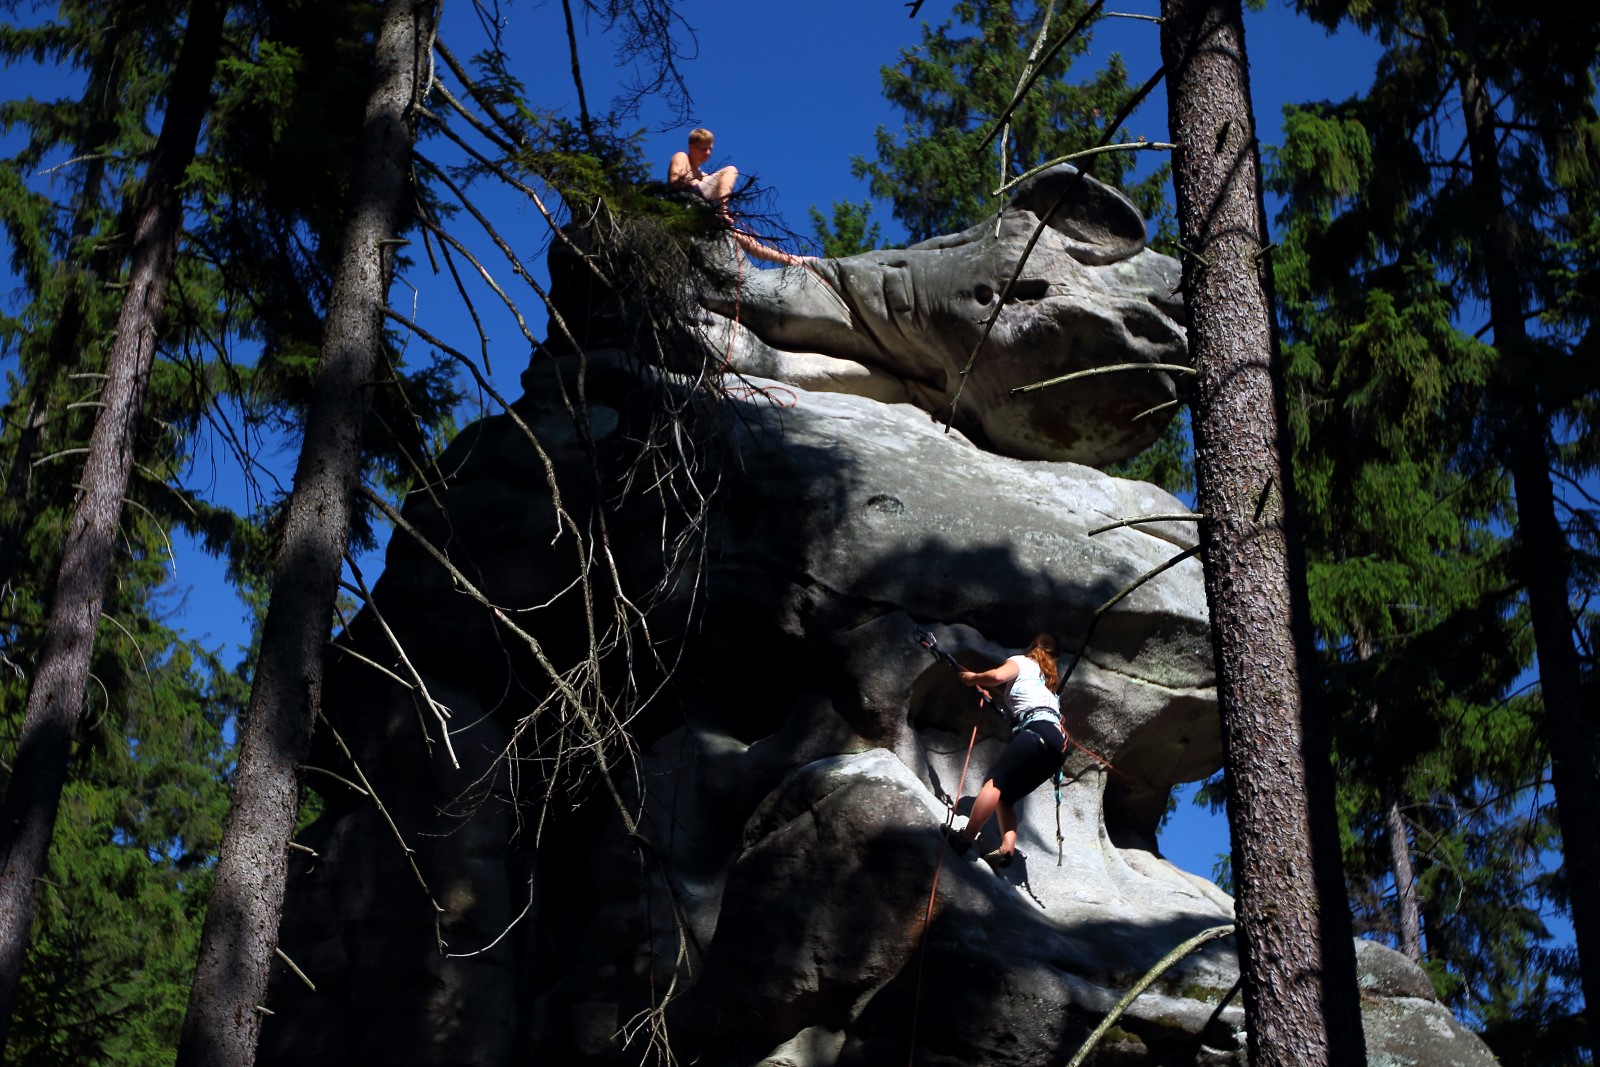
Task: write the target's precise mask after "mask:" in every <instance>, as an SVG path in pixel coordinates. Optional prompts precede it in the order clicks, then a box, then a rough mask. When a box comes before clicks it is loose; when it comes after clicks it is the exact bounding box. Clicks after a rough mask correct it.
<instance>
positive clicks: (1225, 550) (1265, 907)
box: [1161, 0, 1366, 1067]
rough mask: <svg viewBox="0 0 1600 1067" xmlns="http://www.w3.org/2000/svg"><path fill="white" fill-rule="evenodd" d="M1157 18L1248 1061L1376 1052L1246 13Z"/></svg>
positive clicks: (1182, 4)
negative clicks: (1307, 669)
mask: <svg viewBox="0 0 1600 1067" xmlns="http://www.w3.org/2000/svg"><path fill="white" fill-rule="evenodd" d="M1162 15H1163V21H1162V27H1161V52H1162V58H1163V61H1164V62H1165V65H1166V70H1167V99H1168V108H1169V116H1170V129H1171V133H1172V140H1173V141H1174V142H1175V143H1176V144H1177V145H1178V148H1177V150H1176V151H1175V152H1174V154H1173V187H1174V191H1175V193H1176V198H1177V211H1178V222H1179V226H1180V232H1181V239H1182V241H1183V244H1184V245H1185V247H1186V249H1188V250H1191V251H1190V252H1189V253H1188V259H1187V261H1186V263H1185V289H1186V293H1187V303H1188V315H1189V349H1190V353H1191V355H1192V357H1193V360H1194V363H1195V367H1196V369H1197V370H1198V372H1199V373H1198V375H1197V376H1196V378H1195V385H1194V389H1193V393H1192V395H1191V405H1192V416H1193V426H1194V438H1195V442H1194V444H1195V478H1196V485H1197V490H1198V498H1199V499H1198V503H1199V510H1200V512H1201V513H1202V514H1203V515H1204V516H1205V518H1204V519H1203V520H1202V522H1201V526H1200V530H1201V542H1202V544H1203V546H1204V550H1203V551H1204V554H1203V557H1202V558H1203V560H1204V564H1205V580H1206V594H1207V598H1208V600H1209V602H1210V607H1211V634H1212V647H1213V651H1214V655H1215V657H1216V668H1217V697H1218V702H1219V705H1220V711H1221V717H1222V736H1223V743H1224V746H1225V748H1224V751H1225V760H1226V771H1227V783H1228V824H1229V832H1230V836H1231V841H1232V855H1233V878H1234V888H1235V893H1236V914H1237V916H1238V924H1239V956H1240V971H1241V980H1242V986H1243V990H1244V1002H1245V1013H1246V1019H1247V1026H1248V1031H1249V1038H1248V1051H1249V1058H1250V1063H1251V1065H1252V1067H1352V1065H1360V1064H1363V1063H1365V1061H1366V1052H1365V1047H1364V1044H1363V1040H1362V1032H1361V1016H1360V1007H1359V1003H1358V999H1357V988H1356V976H1355V947H1354V941H1353V938H1352V927H1351V921H1350V910H1349V902H1348V900H1347V899H1346V895H1345V886H1344V877H1343V872H1342V869H1341V861H1340V854H1339V842H1338V833H1337V825H1336V822H1335V816H1334V792H1333V779H1332V774H1331V770H1330V767H1329V742H1328V736H1327V730H1326V726H1325V724H1324V723H1322V722H1321V721H1320V720H1319V719H1318V718H1317V717H1316V716H1314V715H1312V714H1309V713H1307V711H1306V709H1304V708H1303V707H1302V698H1301V693H1302V683H1301V678H1302V664H1303V663H1304V662H1306V661H1305V659H1304V658H1303V657H1302V655H1301V653H1302V652H1303V651H1304V650H1305V649H1306V648H1308V647H1309V646H1308V642H1307V641H1306V640H1305V638H1306V637H1308V636H1309V632H1310V628H1309V621H1308V619H1309V616H1308V614H1307V604H1306V599H1305V594H1304V587H1303V575H1304V569H1303V566H1301V567H1299V568H1298V569H1296V568H1295V567H1294V566H1293V564H1294V563H1297V562H1300V561H1299V558H1298V552H1297V546H1296V545H1295V544H1294V543H1293V542H1292V540H1291V537H1290V534H1291V526H1290V512H1289V506H1290V504H1291V503H1292V500H1293V496H1292V492H1291V488H1290V486H1289V485H1288V484H1287V483H1288V464H1287V462H1285V461H1284V458H1283V450H1282V448H1281V447H1280V444H1279V442H1280V440H1282V439H1283V436H1284V435H1283V429H1282V428H1283V426H1284V425H1285V419H1284V414H1283V410H1284V409H1283V404H1282V389H1281V382H1280V381H1278V380H1276V379H1277V376H1276V374H1275V371H1274V366H1273V363H1274V360H1273V355H1274V352H1273V348H1274V345H1273V336H1272V317H1271V316H1272V307H1271V302H1270V299H1269V294H1268V288H1267V285H1266V284H1265V281H1264V276H1265V272H1266V270H1267V267H1268V261H1267V259H1266V258H1265V255H1264V247H1265V245H1266V243H1267V242H1266V239H1265V234H1266V224H1265V217H1264V213H1263V209H1262V204H1261V192H1260V175H1259V161H1258V158H1257V145H1256V139H1255V138H1256V134H1255V123H1254V118H1253V115H1252V113H1251V108H1250V97H1249V70H1248V66H1247V60H1246V57H1245V48H1244V27H1243V23H1242V19H1241V16H1240V10H1239V3H1238V0H1218V2H1212V0H1165V2H1164V3H1163V4H1162ZM1292 553H1293V554H1294V558H1291V555H1292Z"/></svg>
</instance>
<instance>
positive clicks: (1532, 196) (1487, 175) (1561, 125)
mask: <svg viewBox="0 0 1600 1067" xmlns="http://www.w3.org/2000/svg"><path fill="white" fill-rule="evenodd" d="M1301 6H1302V7H1303V8H1304V9H1306V10H1308V11H1310V12H1311V13H1312V14H1313V15H1314V16H1315V17H1317V18H1318V19H1320V20H1322V21H1324V22H1326V23H1328V24H1329V25H1334V24H1337V23H1339V22H1340V21H1341V20H1349V21H1351V22H1353V23H1354V24H1355V25H1357V26H1359V27H1360V28H1362V29H1365V30H1368V31H1370V32H1373V33H1374V34H1376V35H1377V36H1378V37H1379V39H1380V40H1381V41H1382V42H1383V43H1384V45H1385V48H1386V52H1385V55H1384V58H1383V61H1382V62H1381V63H1380V65H1379V69H1378V75H1377V78H1376V80H1375V83H1374V85H1373V87H1372V89H1371V90H1370V91H1369V92H1368V93H1367V94H1366V95H1365V97H1364V98H1363V99H1361V100H1358V101H1352V102H1350V103H1349V104H1348V105H1345V106H1343V107H1342V108H1329V109H1327V110H1328V120H1329V121H1330V122H1331V121H1338V122H1340V123H1341V124H1342V134H1343V138H1344V141H1345V144H1346V146H1353V147H1354V148H1356V149H1358V150H1361V151H1367V152H1370V154H1371V155H1372V157H1373V158H1374V159H1376V160H1381V161H1382V167H1381V169H1380V168H1374V173H1373V179H1372V181H1371V182H1370V184H1369V185H1368V186H1367V187H1366V188H1365V189H1363V190H1361V191H1360V195H1359V197H1357V198H1356V199H1355V203H1354V204H1353V205H1352V206H1353V207H1355V208H1356V209H1357V210H1355V211H1353V212H1348V213H1346V212H1341V213H1340V214H1341V216H1342V215H1344V214H1349V215H1350V216H1351V217H1350V219H1349V221H1348V222H1343V223H1342V224H1341V222H1340V221H1339V220H1336V221H1335V222H1334V223H1333V224H1332V225H1331V226H1330V233H1333V234H1336V235H1337V238H1338V239H1337V240H1334V241H1331V242H1330V243H1329V244H1328V245H1327V246H1326V247H1325V249H1324V250H1323V251H1324V255H1325V256H1326V257H1327V258H1328V259H1329V265H1328V267H1327V268H1326V269H1327V270H1329V271H1330V272H1335V271H1339V270H1349V269H1351V268H1352V267H1354V268H1355V269H1357V270H1360V271H1362V272H1363V274H1364V277H1366V278H1368V279H1370V280H1371V286H1372V287H1373V288H1380V287H1382V288H1393V286H1392V284H1391V283H1389V282H1388V280H1387V276H1389V275H1392V273H1393V271H1394V269H1395V266H1396V265H1404V264H1407V263H1420V264H1421V265H1422V266H1421V269H1423V270H1426V271H1435V272H1437V274H1438V276H1439V277H1440V278H1441V279H1443V280H1444V281H1443V284H1444V285H1445V286H1446V287H1447V289H1448V292H1449V298H1450V300H1451V302H1452V303H1453V304H1454V305H1455V306H1456V308H1457V309H1458V313H1457V318H1456V320H1455V324H1456V325H1458V327H1459V328H1460V329H1461V331H1462V332H1463V333H1469V332H1470V333H1472V334H1474V335H1477V336H1481V337H1483V338H1484V340H1485V341H1486V342H1487V344H1488V346H1489V352H1490V357H1489V370H1488V373H1487V374H1486V375H1485V378H1484V380H1483V382H1482V385H1481V387H1480V388H1477V389H1475V390H1473V391H1472V392H1471V395H1470V404H1471V407H1472V411H1473V414H1474V419H1475V423H1474V426H1473V429H1472V433H1471V436H1470V438H1468V439H1466V440H1464V441H1463V442H1462V447H1461V455H1460V457H1459V462H1460V463H1461V465H1462V468H1463V469H1464V470H1465V469H1471V468H1476V469H1478V470H1480V471H1483V472H1485V473H1488V472H1503V473H1505V474H1509V475H1510V484H1511V486H1512V489H1513V493H1514V496H1513V498H1512V506H1511V508H1510V509H1509V510H1508V511H1507V515H1508V517H1514V522H1515V542H1514V549H1515V554H1514V555H1513V556H1511V557H1510V558H1511V559H1512V561H1513V563H1514V565H1513V567H1512V568H1511V570H1512V573H1513V574H1514V576H1515V582H1516V585H1517V586H1518V587H1519V589H1520V594H1519V595H1520V598H1521V602H1522V604H1523V605H1525V610H1526V611H1527V613H1528V618H1529V620H1530V622H1531V627H1532V631H1533V634H1534V637H1535V641H1536V644H1537V655H1538V671H1539V683H1540V684H1539V696H1540V704H1539V712H1540V717H1541V718H1542V724H1541V726H1542V732H1543V735H1544V738H1545V740H1546V744H1547V753H1548V758H1549V760H1550V766H1551V769H1552V779H1553V784H1554V795H1555V800H1556V806H1557V808H1558V810H1559V815H1560V828H1561V843H1562V853H1563V856H1564V860H1565V864H1564V868H1563V873H1564V876H1565V885H1566V897H1567V899H1569V900H1570V902H1571V908H1572V918H1573V924H1574V929H1575V932H1576V941H1577V950H1578V952H1577V956H1578V962H1579V965H1580V972H1581V974H1582V985H1583V988H1584V991H1585V1001H1586V1003H1587V1005H1588V1010H1589V1013H1590V1027H1589V1030H1590V1033H1591V1034H1592V1033H1594V1032H1595V1030H1596V1028H1595V1025H1594V1014H1593V1013H1594V1011H1595V1005H1596V1003H1597V997H1600V899H1597V897H1596V894H1595V893H1594V891H1593V890H1594V887H1595V886H1596V885H1600V840H1597V837H1596V835H1597V834H1600V811H1597V808H1596V805H1597V804H1600V775H1597V770H1596V750H1597V742H1596V735H1597V723H1596V718H1595V715H1594V711H1593V703H1592V699H1593V697H1592V690H1588V691H1586V689H1585V684H1586V683H1585V677H1584V667H1583V660H1582V656H1581V655H1580V649H1579V647H1578V645H1577V641H1578V635H1577V633H1576V628H1577V623H1578V622H1579V619H1578V615H1577V613H1576V611H1575V610H1574V606H1573V604H1574V599H1575V597H1586V596H1587V594H1588V592H1589V590H1590V588H1592V586H1590V585H1588V583H1589V582H1591V581H1592V572H1586V571H1585V569H1584V568H1583V567H1581V566H1579V567H1575V566H1574V559H1575V557H1574V553H1573V550H1572V549H1573V546H1572V544H1571V543H1570V537H1571V536H1572V533H1571V532H1577V533H1579V534H1580V535H1581V532H1582V531H1583V530H1584V529H1586V528H1587V527H1588V526H1590V525H1592V507H1593V503H1594V502H1593V501H1592V500H1591V501H1589V502H1588V503H1587V505H1585V504H1582V503H1580V504H1578V505H1575V506H1571V507H1566V508H1559V509H1558V502H1557V500H1556V498H1555V494H1554V491H1553V490H1554V485H1555V483H1556V482H1557V481H1562V482H1565V483H1568V484H1572V485H1578V484H1579V483H1581V481H1582V479H1583V478H1584V477H1585V476H1587V475H1589V474H1592V472H1593V471H1594V469H1595V457H1594V453H1593V449H1592V447H1586V443H1587V442H1592V440H1593V436H1594V433H1595V431H1594V427H1593V420H1592V411H1593V402H1594V401H1593V398H1594V396H1595V395H1596V389H1597V384H1600V383H1597V373H1596V370H1595V368H1596V366H1597V361H1595V360H1594V359H1593V352H1592V340H1591V339H1592V337H1593V336H1594V329H1593V325H1594V321H1595V307H1596V305H1595V299H1594V286H1593V283H1592V279H1593V278H1594V276H1595V275H1594V272H1593V265H1594V262H1595V245H1594V238H1595V232H1594V231H1595V227H1594V222H1593V220H1594V217H1595V213H1596V193H1595V188H1596V183H1595V180H1594V178H1595V175H1596V174H1597V173H1600V150H1597V148H1596V145H1597V143H1600V138H1597V136H1596V133H1597V130H1600V124H1597V120H1596V113H1595V82H1594V77H1595V72H1596V66H1597V56H1600V40H1597V37H1600V27H1597V26H1596V24H1595V22H1594V20H1593V19H1592V18H1591V17H1589V16H1588V15H1587V13H1579V12H1578V11H1576V10H1575V9H1573V8H1571V7H1570V6H1568V5H1561V4H1536V5H1534V6H1532V7H1529V6H1528V5H1526V4H1516V5H1512V4H1507V3H1502V2H1485V3H1478V2H1463V3H1452V4H1446V5H1437V4H1416V3H1410V2H1403V0H1396V2H1389V3H1380V4H1361V5H1349V4H1346V3H1341V2H1325V3H1304V4H1302V5H1301ZM1363 142H1364V143H1363ZM1364 224H1366V225H1368V227H1369V228H1370V230H1371V233H1372V236H1373V238H1375V239H1374V240H1371V241H1370V244H1369V243H1368V242H1366V241H1364V240H1363V232H1362V227H1363V225H1364ZM1586 515H1587V516H1589V517H1588V518H1586V517H1585V516H1586ZM1569 531H1570V532H1569ZM1577 562H1579V563H1581V562H1582V558H1581V557H1578V558H1577ZM1575 581H1576V582H1580V583H1585V584H1583V585H1581V586H1579V587H1578V588H1576V589H1575V588H1574V583H1575Z"/></svg>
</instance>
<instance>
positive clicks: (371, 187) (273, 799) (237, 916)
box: [178, 0, 438, 1067]
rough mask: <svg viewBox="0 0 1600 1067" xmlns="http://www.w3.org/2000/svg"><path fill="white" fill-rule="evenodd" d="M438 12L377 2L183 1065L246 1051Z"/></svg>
mask: <svg viewBox="0 0 1600 1067" xmlns="http://www.w3.org/2000/svg"><path fill="white" fill-rule="evenodd" d="M437 17H438V9H437V5H436V4H435V3H434V0H389V2H388V4H387V5H386V7H385V10H384V17H383V22H382V24H381V26H380V27H379V30H378V35H377V40H376V44H375V52H376V64H375V66H376V80H375V82H374V85H373V88H372V94H371V97H370V98H369V102H368V106H367V113H366V120H365V122H364V123H363V126H362V134H361V137H360V141H359V148H358V153H357V165H356V170H355V176H354V181H353V183H352V190H351V201H350V205H349V209H348V220H347V222H346V226H345V235H344V241H343V244H342V249H341V253H340V259H339V262H338V266H337V273H336V276H335V280H334V284H333V289H332V293H331V298H330V301H329V306H328V315H327V319H326V323H325V326H324V332H323V343H322V357H321V360H320V362H319V365H318V371H317V377H316V384H315V387H314V390H313V393H312V397H311V405H310V408H309V410H308V413H307V423H306V432H305V438H304V441H303V442H302V445H301V451H300V460H299V464H298V466H297V469H296V471H295V486H294V492H293V494H292V495H291V497H290V501H289V506H288V512H287V515H286V516H285V520H284V533H283V540H282V545H281V547H280V549H279V552H278V558H277V566H276V569H275V573H274V577H273V586H272V600H271V604H270V606H269V607H268V609H267V616H266V621H265V625H264V627H263V631H262V636H261V653H260V660H259V662H258V665H257V669H256V674H255V679H254V682H253V684H252V687H251V694H250V708H249V713H248V716H247V719H246V724H245V732H244V735H243V737H242V738H241V743H240V754H239V765H238V770H237V772H236V776H235V782H234V794H233V803H232V806H231V808H230V810H229V814H228V822H227V826H226V828H225V831H224V837H223V847H222V853H221V856H220V857H219V859H218V862H217V869H216V881H215V884H214V887H213V889H212V895H211V906H210V910H209V911H208V913H207V916H206V926H205V933H204V937H203V940H202V943H201V949H200V960H199V964H198V967H197V970H196V974H195V980H194V984H193V986H192V988H191V990H190V995H189V1007H188V1011H187V1013H186V1015H185V1018H184V1027H183V1036H182V1039H181V1041H180V1043H179V1046H178V1063H179V1064H180V1065H181V1067H201V1065H206V1067H210V1065H218V1067H220V1065H224V1064H228V1065H238V1067H248V1064H250V1063H251V1062H253V1061H254V1057H255V1048H256V1042H257V1040H258V1039H259V1036H260V1032H261V1014H260V1012H259V1011H258V1008H259V1007H261V1002H262V998H263V996H264V995H265V993H266V987H267V978H268V974H269V969H270V967H271V964H272V959H273V954H274V952H275V950H276V948H277V943H278V922H279V919H280V917H281V914H282V908H283V892H284V881H285V877H286V874H287V870H286V867H287V862H288V847H289V840H290V836H291V835H292V833H293V831H294V826H295V820H296V817H297V815H298V813H299V807H300V793H299V776H300V765H301V764H302V762H303V761H304V759H305V753H306V751H307V748H308V745H309V740H310V735H311V729H312V722H313V717H314V714H315V711H316V709H317V706H318V702H319V700H320V689H321V678H322V656H323V648H324V645H325V644H326V642H327V639H328V634H327V620H328V619H329V617H330V616H331V615H332V613H333V607H334V597H335V593H336V592H337V588H338V581H339V575H340V570H341V568H342V564H343V556H344V552H345V549H346V547H347V545H348V542H349V531H350V521H351V516H352V514H353V512H354V511H355V499H356V488H357V482H358V480H359V478H360V475H361V466H362V459H363V444H362V439H363V431H364V428H365V425H366V422H367V408H368V404H369V400H368V397H369V392H370V390H371V384H370V383H371V382H372V380H373V377H374V373H375V370H376V367H377V365H378V362H379V359H380V357H381V355H382V352H383V349H384V344H385V342H384V330H383V322H384V309H385V307H386V305H387V301H388V298H387V294H388V288H389V282H390V280H391V278H392V271H393V265H394V250H393V242H394V240H395V237H396V235H397V234H398V233H399V232H400V230H401V228H402V222H403V220H404V217H405V215H404V212H405V208H406V206H407V205H406V200H405V198H406V196H407V193H408V191H409V190H410V173H411V151H412V145H413V141H414V139H415V136H416V124H417V121H418V117H419V115H420V112H421V110H422V101H423V99H424V98H425V96H426V94H427V92H428V91H429V89H430V86H429V85H428V84H426V82H425V81H423V79H422V72H424V71H427V70H429V69H431V67H430V63H429V50H430V48H431V46H432V43H433V27H434V25H435V19H436V18H437Z"/></svg>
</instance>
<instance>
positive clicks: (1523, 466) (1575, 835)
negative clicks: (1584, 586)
mask: <svg viewBox="0 0 1600 1067" xmlns="http://www.w3.org/2000/svg"><path fill="white" fill-rule="evenodd" d="M1460 81H1461V115H1462V121H1463V122H1464V123H1465V125H1466V127H1467V144H1468V149H1469V152H1470V154H1471V158H1472V190H1473V195H1474V198H1475V200H1476V203H1477V208H1478V211H1479V217H1480V218H1481V219H1483V220H1484V226H1483V227H1481V228H1480V230H1479V233H1481V234H1482V235H1483V236H1482V242H1483V244H1482V251H1483V253H1484V255H1483V262H1484V270H1485V274H1486V276H1487V281H1488V289H1489V316H1490V319H1491V321H1492V322H1493V324H1494V343H1495V347H1496V348H1497V349H1499V352H1500V360H1501V367H1502V377H1503V379H1504V385H1505V386H1506V389H1505V395H1507V396H1509V397H1510V398H1511V399H1510V405H1509V417H1508V418H1507V419H1506V420H1505V422H1504V426H1503V432H1504V434H1505V437H1506V440H1505V441H1504V442H1503V443H1504V447H1505V451H1506V454H1507V455H1508V456H1509V457H1510V460H1511V477H1512V481H1513V484H1514V485H1515V490H1516V501H1517V536H1518V539H1519V540H1520V542H1521V546H1520V547H1521V554H1520V568H1521V572H1522V575H1521V576H1522V584H1523V587H1524V588H1525V589H1526V590H1527V593H1528V610H1529V614H1530V615H1531V616H1532V619H1533V636H1534V647H1535V649H1536V651H1537V653H1538V657H1539V690H1540V694H1541V697H1542V698H1543V702H1544V733H1545V739H1546V743H1547V744H1548V745H1549V747H1550V764H1551V777H1552V779H1553V783H1554V786H1555V794H1556V812H1557V815H1558V817H1559V818H1560V821H1561V844H1562V854H1563V855H1564V857H1565V859H1566V868H1567V884H1568V886H1570V887H1571V896H1570V899H1571V901H1572V926H1573V933H1574V940H1575V942H1576V943H1577V948H1578V972H1579V977H1580V980H1581V982H1582V985H1583V999H1584V1005H1585V1015H1586V1018H1587V1019H1588V1032H1589V1040H1588V1043H1589V1048H1590V1050H1591V1051H1596V1050H1597V1049H1600V782H1597V781H1596V769H1595V768H1596V756H1597V751H1596V749H1597V739H1596V736H1595V729H1594V726H1593V724H1592V723H1591V722H1586V721H1585V711H1584V705H1583V689H1582V680H1581V675H1580V666H1579V660H1578V652H1577V649H1576V647H1575V646H1574V645H1573V618H1572V610H1571V607H1570V604H1569V602H1568V587H1569V583H1570V580H1571V566H1572V565H1571V550H1570V546H1569V545H1568V543H1567V538H1566V534H1565V533H1564V532H1563V531H1562V529H1561V524H1560V522H1559V521H1558V520H1557V518H1556V509H1555V494H1554V491H1553V489H1552V486H1551V480H1550V462H1549V456H1548V454H1547V452H1546V440H1547V438H1548V436H1549V431H1550V425H1549V419H1548V417H1547V416H1546V415H1545V414H1544V411H1543V409H1542V407H1541V405H1540V403H1539V397H1538V395H1537V387H1538V380H1539V373H1538V368H1537V367H1536V366H1535V360H1536V359H1537V356H1536V355H1535V353H1534V350H1533V346H1532V345H1531V344H1530V339H1529V337H1528V332H1527V328H1526V325H1525V317H1524V312H1525V309H1524V306H1523V300H1522V291H1521V286H1520V285H1519V283H1518V281H1517V279H1518V277H1519V276H1520V275H1521V274H1522V273H1523V271H1524V268H1523V266H1522V265H1521V264H1520V262H1519V257H1518V254H1517V242H1516V239H1515V236H1514V234H1513V232H1512V222H1511V219H1510V218H1509V217H1508V216H1507V214H1506V210H1505V202H1504V200H1503V199H1502V198H1503V197H1504V195H1505V192H1504V188H1503V182H1502V178H1501V173H1500V156H1499V148H1498V146H1497V145H1496V143H1495V140H1496V135H1495V129H1494V111H1493V108H1492V106H1491V105H1490V103H1489V99H1488V95H1487V91H1486V87H1485V86H1484V84H1483V82H1482V81H1481V80H1479V78H1478V77H1477V75H1476V73H1475V72H1474V71H1473V70H1472V69H1471V67H1470V66H1468V67H1466V68H1465V69H1463V70H1462V72H1461V75H1460Z"/></svg>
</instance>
